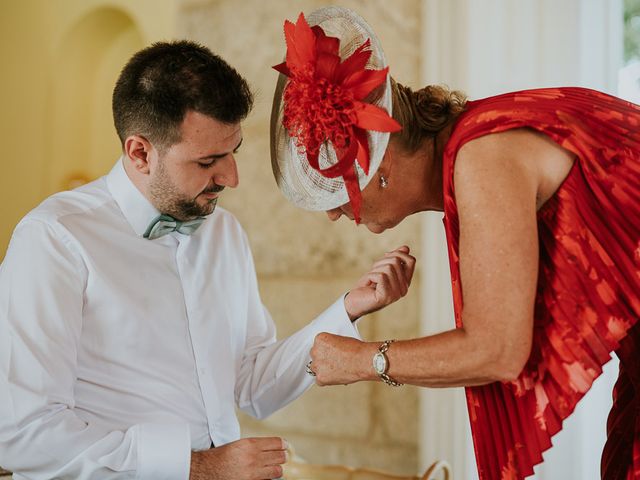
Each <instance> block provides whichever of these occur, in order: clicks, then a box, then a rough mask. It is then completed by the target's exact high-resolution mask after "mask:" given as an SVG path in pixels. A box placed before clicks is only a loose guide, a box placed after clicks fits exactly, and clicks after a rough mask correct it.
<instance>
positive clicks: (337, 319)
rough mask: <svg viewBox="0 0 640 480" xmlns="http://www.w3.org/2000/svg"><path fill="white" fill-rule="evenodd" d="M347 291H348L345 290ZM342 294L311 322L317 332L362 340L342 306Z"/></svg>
mask: <svg viewBox="0 0 640 480" xmlns="http://www.w3.org/2000/svg"><path fill="white" fill-rule="evenodd" d="M347 293H348V292H347ZM345 296H346V293H345V294H344V295H341V296H340V298H339V299H338V300H336V301H335V302H334V303H333V305H331V306H330V307H329V308H327V309H326V310H325V311H324V312H322V313H321V314H320V315H319V316H318V317H317V318H316V319H315V321H314V322H313V323H314V327H316V329H317V330H318V331H319V332H329V333H334V334H336V335H342V336H343V337H352V338H357V339H358V340H362V337H361V336H360V332H359V331H358V329H357V327H356V322H355V321H354V322H352V321H351V319H350V318H349V314H348V313H347V310H346V309H345V306H344V297H345Z"/></svg>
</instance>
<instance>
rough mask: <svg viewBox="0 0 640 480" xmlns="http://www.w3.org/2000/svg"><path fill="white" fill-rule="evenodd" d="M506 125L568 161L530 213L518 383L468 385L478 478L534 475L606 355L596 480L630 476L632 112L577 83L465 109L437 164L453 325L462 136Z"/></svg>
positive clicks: (637, 402) (634, 258) (637, 214)
mask: <svg viewBox="0 0 640 480" xmlns="http://www.w3.org/2000/svg"><path fill="white" fill-rule="evenodd" d="M513 128H531V129H534V130H536V131H538V132H541V133H543V134H545V135H547V136H548V137H549V138H551V139H552V140H554V141H555V142H556V143H557V144H559V145H560V146H562V147H563V148H565V149H567V150H569V151H571V152H573V153H574V154H575V155H576V157H577V160H576V161H575V163H574V165H573V167H572V169H571V171H570V173H569V174H568V176H567V178H566V179H565V180H564V182H563V183H562V184H561V186H560V187H559V189H558V190H557V191H556V193H555V194H554V195H553V197H552V198H551V199H549V200H548V201H547V203H545V205H544V206H543V207H542V209H541V210H540V211H539V212H538V234H539V244H540V265H539V279H538V285H537V294H536V299H535V302H536V304H535V309H534V332H533V347H532V351H531V356H530V358H529V360H528V362H527V364H526V366H525V368H524V370H523V371H522V373H521V374H520V376H519V377H518V379H517V380H516V381H514V382H496V383H493V384H489V385H484V386H480V387H471V388H467V389H466V397H467V406H468V409H469V418H470V421H471V429H472V434H473V441H474V448H475V453H476V461H477V465H478V473H479V476H480V478H481V479H482V480H495V479H500V480H508V479H509V480H511V479H522V478H524V477H526V476H528V475H530V474H532V473H533V467H534V466H535V465H536V464H538V463H540V462H542V452H544V451H545V450H547V449H548V448H549V447H550V446H551V437H552V436H553V435H555V434H556V433H557V432H558V431H559V430H560V429H561V428H562V422H563V420H564V419H565V418H567V417H568V416H569V415H571V413H572V412H573V411H574V409H575V407H576V404H577V403H578V401H579V400H580V399H581V398H582V397H583V396H584V395H585V393H586V392H587V391H588V390H589V389H590V388H591V385H592V384H593V381H594V380H595V379H596V378H597V377H598V376H599V375H600V374H601V373H602V366H603V365H604V364H605V363H607V362H608V361H609V360H610V358H611V357H610V356H611V352H614V351H615V352H616V353H617V355H618V356H619V357H620V377H619V379H618V382H617V384H616V386H615V389H614V392H613V395H614V406H613V408H612V411H611V413H610V415H609V420H608V425H607V428H608V440H607V444H606V446H605V449H604V452H603V458H602V478H604V479H607V480H613V479H625V480H627V479H636V478H638V479H640V418H639V415H638V411H639V409H640V381H639V379H640V331H639V330H640V324H637V320H638V318H639V317H640V107H639V106H637V105H634V104H632V103H629V102H625V101H623V100H620V99H618V98H615V97H611V96H609V95H606V94H603V93H600V92H597V91H593V90H589V89H583V88H550V89H537V90H526V91H520V92H514V93H508V94H504V95H499V96H496V97H491V98H487V99H483V100H477V101H472V102H469V103H468V106H467V109H466V110H465V112H464V113H463V114H462V115H461V116H460V118H459V119H458V120H457V122H456V125H455V127H454V129H453V132H452V135H451V137H450V139H449V141H448V143H447V145H446V148H445V152H444V158H443V162H444V165H443V174H444V179H443V183H444V190H443V191H444V202H445V205H444V209H445V217H444V224H445V230H446V234H447V242H448V249H449V260H450V266H451V278H452V286H453V298H454V306H455V317H456V325H457V327H461V326H462V317H461V313H462V307H463V292H462V289H461V285H460V273H459V262H458V252H459V249H458V244H459V224H458V211H457V207H456V200H455V188H454V184H453V171H454V162H455V158H456V154H457V152H458V150H459V149H460V147H462V145H464V144H465V143H466V142H468V141H469V140H472V139H474V138H477V137H480V136H483V135H487V134H490V133H495V132H502V131H506V130H509V129H513ZM532 161H535V160H534V159H532ZM506 294H508V292H506Z"/></svg>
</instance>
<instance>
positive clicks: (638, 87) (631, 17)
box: [618, 0, 640, 104]
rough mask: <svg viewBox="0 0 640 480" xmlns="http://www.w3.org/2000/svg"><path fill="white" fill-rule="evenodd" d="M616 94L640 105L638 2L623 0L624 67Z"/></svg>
mask: <svg viewBox="0 0 640 480" xmlns="http://www.w3.org/2000/svg"><path fill="white" fill-rule="evenodd" d="M618 94H619V95H620V96H621V97H622V98H625V99H627V100H629V101H631V102H634V103H638V104H640V0H624V66H623V67H622V69H621V70H620V75H619V77H618Z"/></svg>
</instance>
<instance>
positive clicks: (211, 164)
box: [198, 160, 216, 168]
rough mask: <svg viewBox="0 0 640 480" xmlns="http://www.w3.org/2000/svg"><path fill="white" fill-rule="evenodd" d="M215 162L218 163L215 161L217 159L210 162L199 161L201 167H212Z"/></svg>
mask: <svg viewBox="0 0 640 480" xmlns="http://www.w3.org/2000/svg"><path fill="white" fill-rule="evenodd" d="M215 163H216V161H215V160H214V161H213V162H209V163H201V162H198V166H199V167H200V168H210V167H212V166H213V165H214V164H215Z"/></svg>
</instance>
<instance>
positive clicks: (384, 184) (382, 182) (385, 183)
mask: <svg viewBox="0 0 640 480" xmlns="http://www.w3.org/2000/svg"><path fill="white" fill-rule="evenodd" d="M388 185H389V182H388V181H387V179H386V178H385V176H384V175H382V174H380V186H381V187H382V188H387V186H388Z"/></svg>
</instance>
